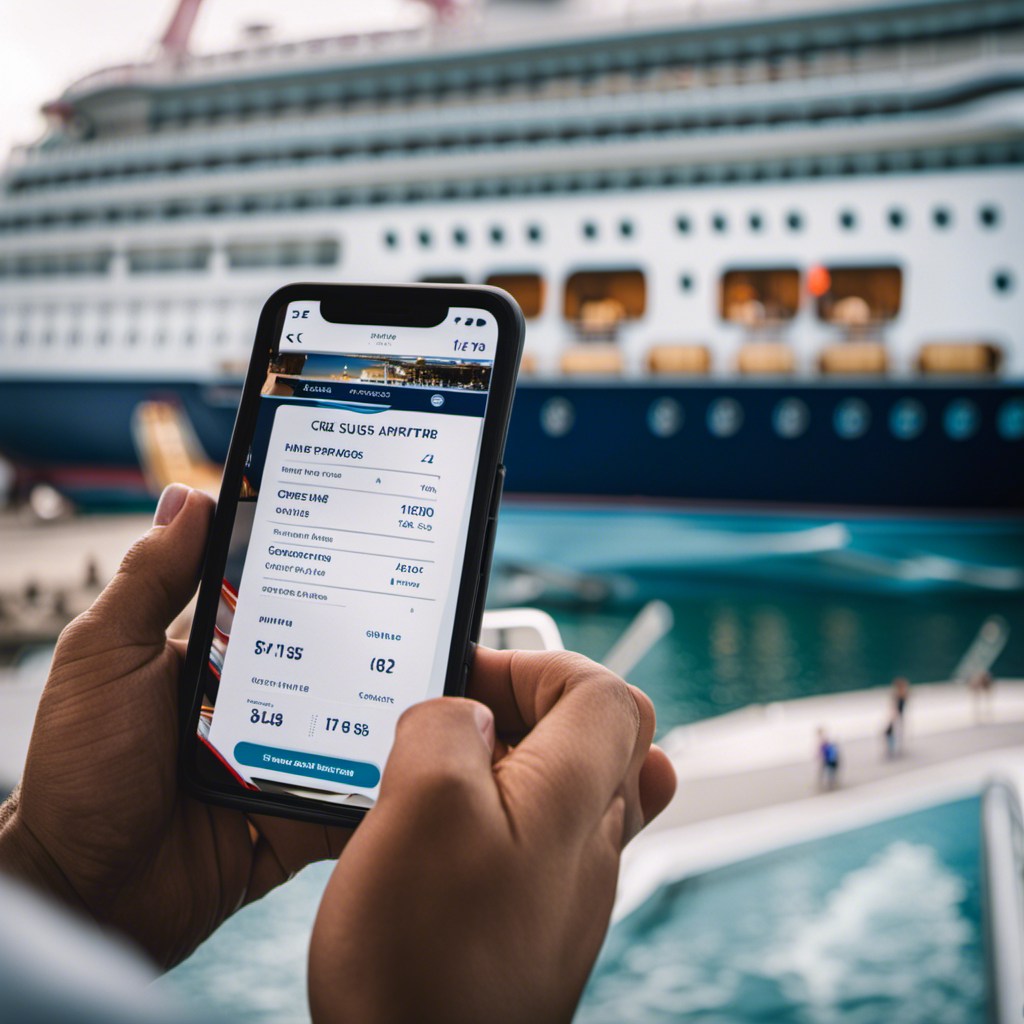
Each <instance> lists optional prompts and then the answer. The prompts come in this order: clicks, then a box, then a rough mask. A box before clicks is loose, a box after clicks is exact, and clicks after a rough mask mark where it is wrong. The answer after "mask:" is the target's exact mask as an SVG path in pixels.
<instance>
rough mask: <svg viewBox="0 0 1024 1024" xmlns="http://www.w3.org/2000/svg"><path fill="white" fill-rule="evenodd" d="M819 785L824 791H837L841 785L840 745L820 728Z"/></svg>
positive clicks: (823, 728)
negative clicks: (837, 787)
mask: <svg viewBox="0 0 1024 1024" xmlns="http://www.w3.org/2000/svg"><path fill="white" fill-rule="evenodd" d="M818 759H819V772H818V785H819V786H820V787H821V788H822V789H835V788H836V786H838V785H839V744H838V743H836V741H835V740H834V739H832V738H831V737H830V736H829V734H828V733H827V732H826V731H825V727H824V726H818Z"/></svg>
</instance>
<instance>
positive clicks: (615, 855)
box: [309, 648, 675, 1024]
mask: <svg viewBox="0 0 1024 1024" xmlns="http://www.w3.org/2000/svg"><path fill="white" fill-rule="evenodd" d="M470 694H471V696H474V697H476V698H478V699H479V700H480V701H483V702H484V703H476V702H475V701H473V700H454V699H450V698H442V699H440V700H433V701H427V702H425V703H423V704H419V705H417V706H416V707H413V708H411V709H410V710H409V711H407V712H406V713H405V714H404V715H403V716H402V718H401V719H400V720H399V723H398V730H397V733H396V738H395V745H394V748H393V749H392V753H391V757H390V759H389V760H388V763H387V766H386V768H385V771H384V778H383V780H382V785H381V790H380V799H379V800H378V802H377V805H376V806H375V807H374V808H373V809H372V810H371V811H370V812H369V814H368V815H367V816H366V819H365V820H364V822H363V823H362V825H360V827H359V829H358V830H357V832H356V833H355V835H354V836H353V838H352V839H351V841H350V842H349V844H348V845H347V847H346V848H345V851H344V853H343V854H342V856H341V859H340V860H339V862H338V866H337V867H336V868H335V870H334V874H333V875H332V876H331V880H330V882H329V883H328V886H327V890H326V892H325V894H324V898H323V901H322V903H321V906H320V911H319V914H318V916H317V921H316V926H315V928H314V931H313V940H312V945H311V948H310V961H309V991H310V1005H311V1007H312V1012H313V1020H314V1021H315V1022H317V1024H335V1022H342V1021H352V1022H359V1024H373V1022H377V1021H380V1022H384V1021H387V1022H391V1024H396V1022H403V1021H421V1020H442V1021H445V1022H446V1024H447V1022H452V1024H454V1022H459V1021H465V1022H474V1024H475V1022H479V1021H488V1022H491V1024H513V1022H515V1024H519V1022H522V1024H527V1022H531V1024H536V1022H538V1021H544V1022H552V1021H569V1020H570V1019H571V1017H572V1015H573V1011H574V1010H575V1007H576V1004H577V1002H578V1000H579V997H580V993H581V992H582V990H583V986H584V984H585V983H586V980H587V977H588V975H589V974H590V970H591V968H592V967H593V964H594V960H595V959H596V957H597V954H598V951H599V950H600V948H601V943H602V941H603V939H604V935H605V932H606V930H607V927H608V921H609V918H610V916H611V910H612V903H613V901H614V897H615V884H616V879H617V875H618V866H619V855H620V852H621V850H622V847H623V845H624V844H625V843H626V842H628V841H629V839H630V838H631V837H632V836H633V835H635V833H636V832H637V831H638V830H639V829H640V828H641V827H642V826H643V825H644V824H645V823H646V822H647V821H649V820H650V819H651V818H653V817H654V816H655V815H656V814H658V813H660V812H661V811H662V810H663V809H664V808H665V806H666V805H667V804H668V802H669V800H670V799H671V797H672V794H673V792H674V791H675V774H674V772H673V770H672V766H671V764H670V763H669V761H668V759H667V758H666V757H665V755H664V754H663V753H662V752H661V751H660V750H658V748H657V747H652V746H651V739H652V737H653V735H654V708H653V706H652V705H651V702H650V701H649V700H648V699H647V698H646V697H645V696H644V695H643V694H642V693H641V692H640V691H639V690H636V689H635V688H633V687H627V686H626V684H625V683H623V682H622V680H620V679H618V678H617V677H615V676H614V675H612V674H611V673H610V672H608V671H607V670H606V669H604V668H602V667H601V666H600V665H595V664H594V663H593V662H591V661H588V660H587V659H586V658H583V657H581V656H580V655H574V654H568V653H565V652H547V653H535V652H508V651H505V652H495V651H488V650H485V649H483V648H480V649H478V651H477V656H476V662H475V665H474V671H473V678H472V684H471V688H470ZM485 705H486V706H485ZM492 708H493V711H492V710H491V709H492ZM515 741H518V742H515ZM510 742H515V746H510V745H509V744H510Z"/></svg>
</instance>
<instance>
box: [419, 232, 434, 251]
mask: <svg viewBox="0 0 1024 1024" xmlns="http://www.w3.org/2000/svg"><path fill="white" fill-rule="evenodd" d="M416 237H417V239H419V243H420V245H421V246H422V247H423V248H424V249H428V248H430V245H431V243H432V242H433V241H434V239H433V236H432V235H431V234H430V232H429V231H428V230H427V229H426V228H420V230H419V231H418V232H417V233H416Z"/></svg>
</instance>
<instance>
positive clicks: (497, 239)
mask: <svg viewBox="0 0 1024 1024" xmlns="http://www.w3.org/2000/svg"><path fill="white" fill-rule="evenodd" d="M491 241H492V242H493V243H494V244H495V245H501V243H502V242H504V241H505V229H504V228H503V227H501V225H500V224H495V225H493V226H492V227H491Z"/></svg>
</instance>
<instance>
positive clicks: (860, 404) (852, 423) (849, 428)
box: [832, 398, 871, 441]
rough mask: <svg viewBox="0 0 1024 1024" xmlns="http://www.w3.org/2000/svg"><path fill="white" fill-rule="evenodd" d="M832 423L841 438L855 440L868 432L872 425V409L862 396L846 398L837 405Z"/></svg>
mask: <svg viewBox="0 0 1024 1024" xmlns="http://www.w3.org/2000/svg"><path fill="white" fill-rule="evenodd" d="M832 424H833V426H834V427H835V428H836V433H837V434H838V435H839V436H840V437H841V438H843V439H844V440H846V441H853V440H855V439H856V438H858V437H863V436H864V435H865V434H866V433H867V430H868V427H870V426H871V410H870V409H869V408H868V405H867V402H864V401H863V400H862V399H860V398H846V399H844V400H843V401H842V402H840V403H839V404H838V405H837V406H836V411H835V414H834V415H833V417H832Z"/></svg>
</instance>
